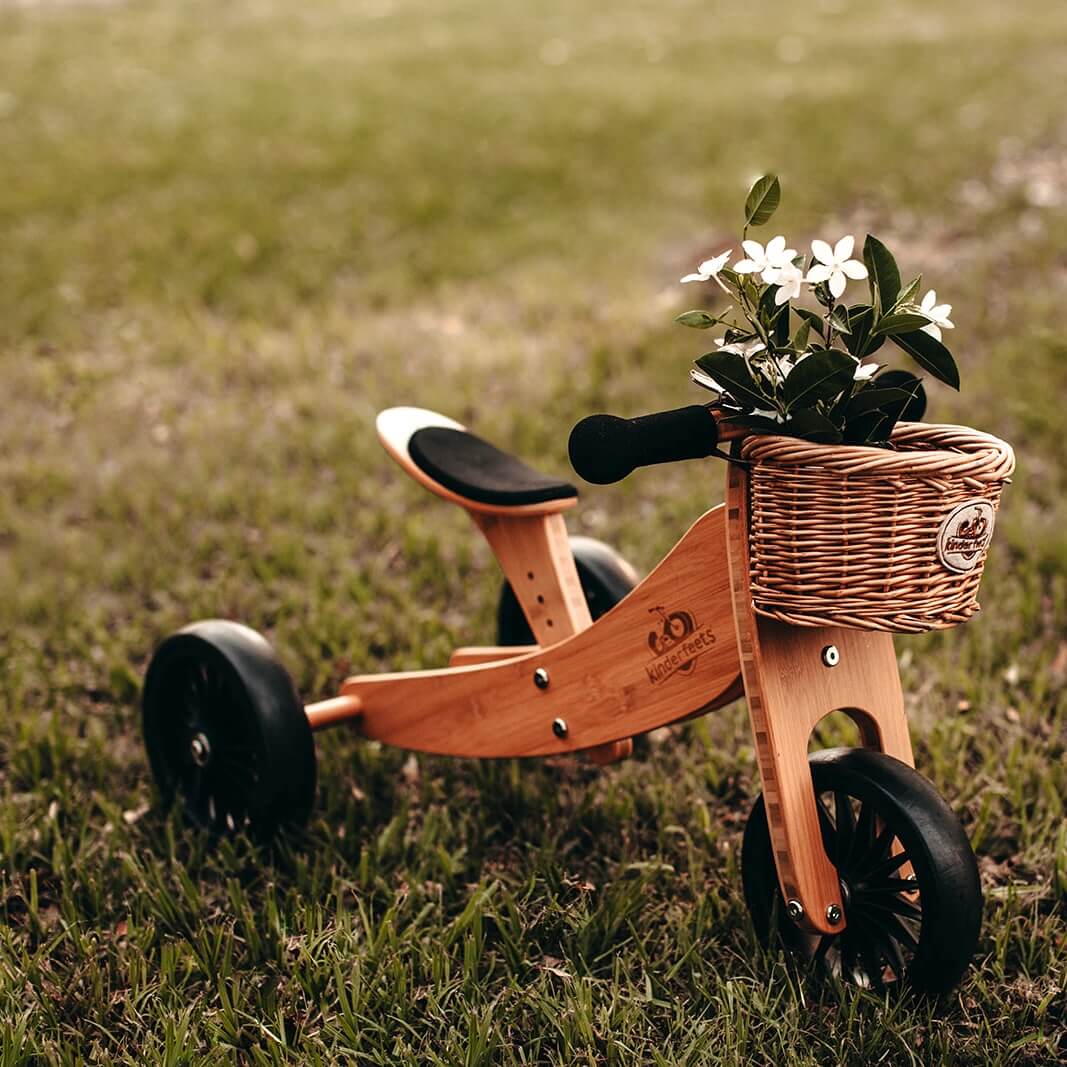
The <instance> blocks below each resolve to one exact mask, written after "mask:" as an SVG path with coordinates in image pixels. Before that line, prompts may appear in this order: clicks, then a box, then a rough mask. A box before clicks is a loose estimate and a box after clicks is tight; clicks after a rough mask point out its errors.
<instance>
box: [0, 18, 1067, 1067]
mask: <svg viewBox="0 0 1067 1067" xmlns="http://www.w3.org/2000/svg"><path fill="white" fill-rule="evenodd" d="M1065 77H1067V8H1065V7H1064V6H1063V5H1062V4H1056V3H1051V2H1041V0H1020V2H1017V3H1014V4H1012V5H1003V4H1000V3H994V2H992V0H970V2H963V0H945V2H942V3H939V4H937V5H931V4H928V3H920V2H918V0H902V2H900V3H894V4H880V3H879V4H874V3H866V4H860V3H857V2H849V0H822V2H819V3H811V4H805V5H796V4H789V3H785V2H782V0H770V2H766V3H762V4H759V5H753V4H745V3H736V2H729V3H727V2H720V3H709V2H706V0H699V2H698V0H659V2H658V3H655V4H653V3H648V2H636V0H615V2H614V3H605V2H601V0H582V2H574V0H572V2H569V3H567V2H563V0H544V2H542V3H538V4H535V5H533V4H520V3H516V2H514V0H496V2H493V3H490V2H487V0H449V2H444V0H366V2H361V3H341V2H340V0H305V2H304V3H301V4H293V3H283V2H281V0H238V2H234V3H230V4H226V5H218V4H209V3H206V2H186V0H183V2H174V0H172V2H170V3H157V2H134V3H114V2H111V3H108V2H104V3H92V2H89V3H61V2H56V0H41V2H27V0H20V2H19V3H15V4H12V3H11V2H10V0H9V2H7V3H3V2H0V381H2V383H3V393H2V398H3V404H2V407H0V655H2V660H0V663H2V670H0V902H2V909H3V910H2V912H0V918H2V920H3V922H2V924H0V1062H2V1063H3V1064H5V1065H6V1064H22V1063H27V1064H30V1063H33V1064H36V1063H72V1064H73V1063H80V1062H84V1061H85V1060H87V1059H88V1060H96V1061H99V1062H111V1063H120V1062H121V1063H134V1062H136V1063H139V1064H154V1063H170V1064H178V1063H183V1064H184V1063H190V1064H192V1063H196V1064H201V1063H205V1064H207V1063H211V1064H215V1063H219V1064H222V1063H233V1062H242V1063H244V1062H248V1063H282V1062H306V1063H314V1062H349V1061H350V1062H368V1063H382V1064H386V1063H388V1064H395V1063H412V1064H416V1063H417V1064H427V1063H442V1064H446V1063H447V1064H454V1063H466V1064H481V1063H508V1064H512V1063H553V1064H557V1063H558V1064H577V1063H582V1064H623V1063H642V1064H643V1063H655V1064H683V1063H684V1064H693V1065H695V1064H705V1063H716V1064H717V1063H724V1064H725V1063H730V1064H734V1063H737V1064H740V1063H776V1064H781V1063H835V1064H836V1063H842V1062H847V1063H859V1062H864V1063H868V1062H878V1061H885V1062H893V1063H904V1062H912V1063H934V1062H936V1063H997V1064H1039V1063H1041V1064H1044V1063H1055V1062H1058V1060H1059V1058H1060V1057H1061V1056H1062V1055H1063V1053H1064V1048H1065V1036H1064V1033H1065V1026H1067V1022H1065V1017H1067V1016H1065V986H1067V977H1065V957H1067V946H1065V936H1067V924H1065V892H1067V831H1065V828H1064V795H1065V789H1067V774H1065V760H1064V752H1065V733H1067V731H1065V712H1064V688H1065V682H1067V580H1065V573H1067V536H1065V533H1064V530H1065V523H1067V504H1065V502H1064V491H1065V488H1067V475H1065V468H1067V446H1065V443H1064V434H1063V429H1064V405H1065V402H1067V342H1065V340H1064V328H1065V327H1067V312H1065V310H1064V291H1065V284H1067V259H1065V253H1064V248H1065V244H1067V241H1065V238H1067V114H1065V109H1064V105H1063V88H1062V87H1063V84H1064V81H1065ZM768 170H775V171H778V172H779V173H780V174H781V176H782V181H783V189H784V201H783V206H782V208H781V209H780V212H779V214H778V216H776V218H775V221H774V232H779V230H781V231H782V232H785V233H787V234H789V235H790V237H791V238H792V239H793V241H794V243H796V244H797V246H798V247H803V246H804V244H806V242H807V241H808V240H810V239H811V238H812V237H816V236H822V237H826V238H829V239H831V240H832V239H834V238H836V237H837V236H839V235H840V234H842V233H846V232H854V233H856V235H857V237H859V238H861V239H862V234H863V233H864V232H866V231H867V230H870V231H872V232H874V233H876V234H877V235H878V236H879V237H881V238H882V240H884V241H885V242H886V243H887V244H888V245H889V246H890V248H892V249H893V250H894V252H895V253H896V255H897V258H898V260H899V261H900V263H901V267H902V270H903V271H904V272H905V274H906V275H907V276H910V275H911V274H914V273H916V272H918V271H922V272H923V273H924V277H925V280H926V284H927V285H928V286H931V287H934V288H936V289H937V291H938V295H939V298H940V299H941V300H945V301H948V302H950V303H952V304H953V305H954V307H955V313H954V316H953V317H954V319H955V321H956V323H957V329H956V330H955V332H954V334H953V335H952V337H951V341H952V347H953V350H954V351H955V353H956V355H957V358H958V361H959V363H960V366H961V371H962V375H963V392H962V394H960V395H958V396H957V395H955V394H950V393H949V392H948V391H946V390H933V389H932V390H931V392H932V393H933V396H932V405H931V412H930V417H931V418H932V419H934V420H942V421H960V422H966V423H970V424H973V425H975V426H978V427H981V428H983V429H987V430H990V431H992V432H994V433H997V434H998V435H1000V436H1003V437H1005V438H1007V439H1008V440H1010V441H1012V442H1013V444H1014V445H1015V446H1016V449H1017V452H1018V457H1019V471H1018V475H1017V477H1016V478H1015V484H1014V485H1013V486H1012V487H1011V488H1010V489H1009V490H1008V492H1007V494H1006V496H1005V505H1004V509H1003V511H1002V513H1001V518H1000V521H999V524H998V531H997V537H996V548H995V550H994V552H993V554H992V558H991V560H990V566H989V568H988V569H987V579H986V583H985V585H984V586H983V602H984V604H985V607H986V610H985V612H983V614H982V615H981V616H979V618H978V619H977V620H976V621H975V622H973V623H971V624H969V625H968V626H967V627H966V628H964V629H961V630H958V631H952V632H948V633H945V634H939V635H933V636H929V637H924V638H916V639H901V640H899V642H898V649H899V651H900V655H901V664H902V670H903V674H904V681H905V688H906V691H907V692H908V700H909V711H910V713H911V721H912V726H913V733H914V738H915V742H916V750H917V760H918V764H919V767H920V769H921V770H923V771H924V773H926V774H928V775H929V776H930V777H931V778H932V779H933V781H934V782H935V784H936V785H937V786H938V788H939V789H940V790H941V791H942V792H943V793H944V794H945V795H946V796H947V797H948V798H949V800H950V802H951V803H952V804H953V806H954V807H955V808H956V809H957V810H958V811H959V812H960V814H961V816H962V817H963V819H964V822H965V824H966V826H967V828H968V831H969V832H970V833H971V835H972V840H973V842H974V845H975V848H976V850H977V852H978V853H979V856H980V862H981V865H982V870H983V878H984V885H985V888H986V892H987V917H986V925H985V931H984V939H983V943H982V950H981V954H980V958H979V960H978V964H977V966H976V968H975V969H974V970H973V971H972V973H971V975H970V976H969V977H968V979H967V981H966V983H965V984H964V986H963V987H962V988H961V990H960V991H959V993H958V994H957V995H956V996H955V997H954V998H951V999H950V1000H949V1001H948V1002H947V1003H943V1004H940V1005H926V1004H920V1003H915V1002H912V1001H910V1000H908V999H906V998H905V999H904V1000H901V999H900V998H898V997H896V996H894V995H893V994H888V995H884V996H882V995H876V994H874V993H872V992H868V991H862V990H854V989H850V990H839V989H833V988H825V987H817V986H814V985H813V984H812V983H810V982H804V981H800V980H798V979H797V978H796V977H795V976H794V975H793V974H792V972H791V971H790V970H789V969H788V967H786V965H785V964H784V962H783V961H782V960H780V959H777V958H775V957H773V956H766V955H764V954H762V953H759V952H758V951H757V950H756V947H755V943H754V939H753V937H752V934H751V931H750V929H749V928H748V925H747V917H746V914H745V911H744V905H743V903H742V900H741V895H740V881H739V873H738V869H737V867H738V858H737V850H738V845H739V835H740V831H741V828H742V826H743V822H744V818H745V815H746V813H747V809H748V805H749V803H750V799H751V797H752V796H754V794H755V792H756V791H757V790H758V775H757V773H756V768H755V765H754V761H753V757H752V751H751V748H750V745H749V742H748V738H747V722H746V718H745V712H744V707H743V705H738V706H736V707H734V708H732V709H728V710H727V711H725V712H722V713H718V714H717V715H715V716H713V717H710V718H708V719H706V720H702V721H699V722H697V723H694V724H691V725H688V726H686V727H684V728H678V729H675V730H673V731H670V732H669V734H668V735H667V736H662V735H661V736H658V737H657V738H656V739H655V743H652V744H650V745H648V746H646V748H645V749H644V750H643V751H642V753H641V754H640V756H639V758H637V759H635V760H632V761H630V762H629V763H626V764H623V765H621V766H619V767H617V768H613V769H610V770H608V771H607V772H597V771H594V770H593V769H592V768H590V767H588V766H587V765H586V764H584V763H581V762H578V761H570V760H563V761H558V762H553V763H549V764H544V763H539V762H522V763H517V762H508V763H500V764H478V763H465V762H460V761H450V760H444V759H418V760H414V759H409V758H408V757H407V756H406V754H404V753H398V752H393V751H389V750H381V749H377V748H375V747H373V746H367V745H361V744H360V743H359V741H358V739H356V738H355V737H354V736H353V735H351V734H349V733H344V732H339V733H334V734H330V735H326V736H323V737H320V739H319V740H320V744H319V756H320V790H319V792H320V796H319V804H318V807H317V809H316V813H315V816H314V818H313V822H312V824H311V826H310V827H309V829H308V831H307V834H306V835H304V836H301V837H299V838H293V839H290V840H289V841H288V842H287V843H285V844H284V845H283V847H281V848H280V849H279V850H278V851H277V852H274V853H270V854H265V853H262V852H258V851H256V850H255V849H254V848H253V847H252V846H251V845H250V844H248V843H247V842H241V841H239V842H236V843H233V844H227V845H225V846H224V847H223V848H222V849H221V851H218V852H214V853H213V852H212V851H211V850H210V849H209V848H208V846H207V844H206V842H204V841H202V840H200V839H199V838H198V837H197V836H196V835H194V834H191V833H189V832H188V831H186V830H184V829H183V828H182V827H181V826H180V825H179V824H178V823H177V822H176V821H174V820H171V819H165V818H161V817H160V816H159V815H158V814H156V813H155V812H153V811H150V810H147V805H148V804H149V802H150V801H151V798H152V790H151V786H150V782H149V779H148V774H147V768H146V765H145V761H144V759H143V756H142V751H141V743H140V732H139V722H138V717H139V713H138V704H137V702H138V695H139V693H138V687H139V679H140V675H141V672H142V670H143V667H144V664H145V662H146V660H147V657H148V655H149V654H150V653H151V650H152V648H153V647H154V645H155V644H156V643H158V641H159V640H160V639H161V638H162V637H163V636H164V635H165V634H166V633H168V632H169V631H171V630H173V629H175V628H177V627H178V626H180V625H182V624H183V623H185V622H186V621H189V620H190V619H193V618H197V617H201V616H207V615H225V616H232V617H235V618H239V619H241V620H243V621H245V622H247V623H249V624H250V625H252V626H255V627H256V628H258V629H260V630H262V631H263V632H265V633H266V634H268V636H269V637H270V638H271V640H272V641H273V642H274V643H275V644H276V646H277V647H278V648H279V650H280V652H281V654H282V656H283V658H284V660H285V661H286V663H287V664H288V665H289V667H290V669H291V670H292V672H293V673H294V676H295V677H296V679H297V682H298V685H299V687H300V689H301V691H302V693H303V694H304V695H305V697H306V698H308V699H311V698H314V697H318V696H324V695H328V694H330V693H332V691H333V689H334V687H335V686H336V684H337V682H338V681H339V679H340V678H342V677H343V676H344V675H345V674H346V673H347V672H349V671H353V670H359V671H366V670H378V669H404V668H409V667H415V666H429V665H435V664H439V663H442V662H444V661H445V659H446V657H447V654H448V651H449V649H450V648H451V647H453V646H454V645H455V644H466V643H480V642H490V641H492V639H493V606H494V601H495V596H496V591H497V589H498V585H499V576H498V574H497V573H496V572H495V565H494V564H493V561H492V559H491V557H490V556H489V554H488V551H487V550H486V549H485V547H484V546H483V545H482V544H481V543H480V541H479V538H478V537H477V535H476V534H475V533H474V531H473V530H471V529H469V528H468V523H467V520H466V519H465V518H464V516H463V515H462V514H460V513H459V512H458V511H456V510H455V509H450V508H448V507H447V505H445V504H444V503H442V502H439V501H435V500H432V499H431V498H429V497H427V496H426V495H425V494H424V493H423V491H422V490H420V489H419V488H418V487H416V486H415V485H413V484H412V483H411V482H409V481H408V480H406V479H404V478H403V476H402V474H401V473H400V472H399V471H398V470H397V469H396V468H395V467H394V466H393V465H392V464H391V463H390V461H389V460H388V459H387V458H386V456H385V454H384V453H383V452H382V451H381V450H380V448H379V447H378V445H377V442H376V439H375V436H374V432H373V426H372V419H373V415H374V413H375V412H376V411H377V410H379V409H380V408H383V407H387V406H390V405H392V404H397V403H414V404H418V405H419V406H425V407H430V408H435V409H438V410H441V411H443V412H445V413H447V414H449V415H452V416H453V417H456V418H458V419H461V420H463V421H465V422H467V423H468V424H469V425H471V426H472V427H473V428H474V429H476V430H477V432H479V433H481V434H482V435H483V436H486V437H488V438H489V439H490V440H493V441H495V442H496V443H497V444H500V445H501V446H503V447H506V448H511V449H514V450H515V451H518V452H520V453H521V454H522V455H523V456H524V457H525V458H527V459H528V460H529V461H531V462H533V463H535V464H536V465H539V466H541V467H543V468H544V469H547V470H550V471H553V472H557V473H561V474H565V473H566V471H567V466H566V450H565V441H566V434H567V432H568V431H569V428H570V426H571V425H572V423H573V422H574V421H576V420H577V419H578V418H579V417H581V416H582V415H584V414H587V413H588V412H590V411H593V410H610V411H616V412H619V413H623V414H639V413H643V412H645V411H648V410H653V409H656V408H659V407H666V406H677V405H679V404H681V403H684V402H688V401H691V400H692V399H694V394H693V393H692V392H691V391H690V388H689V386H688V385H687V382H686V372H687V367H688V364H689V360H690V359H692V358H693V357H694V356H696V355H698V354H699V353H700V352H701V351H702V349H701V347H700V346H701V342H702V335H698V334H695V333H693V332H692V331H686V330H684V329H682V328H680V327H677V326H673V325H672V324H671V320H672V318H673V316H674V315H675V314H676V313H677V312H679V311H681V310H684V309H685V308H686V307H688V306H690V304H691V303H693V302H694V300H695V296H696V294H695V293H694V292H693V291H692V287H687V289H688V291H685V290H683V289H682V288H681V287H680V286H679V285H678V284H677V278H678V277H679V276H680V275H681V274H683V273H686V272H687V271H689V270H690V269H692V267H693V266H694V264H695V263H696V262H698V261H699V260H700V259H702V258H704V257H705V255H706V254H709V253H711V252H717V251H720V250H722V249H723V248H725V247H730V246H731V245H732V246H734V247H736V242H737V231H738V229H739V225H738V224H739V221H740V204H741V202H742V200H743V197H744V193H745V191H746V189H747V187H748V184H749V182H750V181H751V179H752V178H753V177H754V176H755V175H757V174H759V173H762V172H764V171H768ZM767 236H770V234H769V233H768V235H767ZM721 473H722V472H721V471H720V470H719V469H717V468H716V467H709V466H708V465H706V464H686V465H678V466H674V467H669V468H658V469H657V470H656V471H654V472H648V473H645V474H638V475H636V476H634V477H633V478H631V479H630V480H629V481H628V482H626V483H624V484H623V485H620V486H617V487H611V488H604V489H600V488H589V489H588V490H586V491H584V492H583V504H582V505H581V507H580V508H579V510H578V512H577V513H575V514H574V516H573V518H572V519H571V520H570V521H571V527H572V529H573V530H574V531H575V532H584V533H589V534H592V535H594V536H597V537H601V538H604V539H606V540H608V541H610V542H612V543H614V544H615V545H617V546H618V547H619V548H620V549H621V550H622V551H623V553H624V554H625V555H626V556H627V557H628V558H630V559H631V561H632V562H633V563H634V564H635V565H636V566H637V567H638V568H639V569H640V570H642V571H644V570H647V569H648V568H650V567H651V566H652V565H653V564H654V563H655V562H656V561H657V560H658V559H659V558H660V556H661V555H662V554H663V553H664V552H665V551H666V550H667V549H668V548H669V547H670V545H672V544H673V543H674V541H675V540H676V539H677V538H678V537H679V536H680V534H681V532H682V531H683V530H684V529H685V527H686V526H687V525H688V523H689V522H690V521H691V520H692V519H693V518H695V517H696V516H697V515H698V514H699V513H700V512H701V511H702V510H704V509H705V508H706V507H707V506H709V505H710V504H713V503H715V502H717V501H718V500H719V499H720V498H721V489H720V479H721ZM835 730H837V728H836V727H828V728H827V730H826V731H824V737H823V740H824V741H825V742H826V743H832V742H834V741H835V740H837V739H838V738H837V735H836V733H835Z"/></svg>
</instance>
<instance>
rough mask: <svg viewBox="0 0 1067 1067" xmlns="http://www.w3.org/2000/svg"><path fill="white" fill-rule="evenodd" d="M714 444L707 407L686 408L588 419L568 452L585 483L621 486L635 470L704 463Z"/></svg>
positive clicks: (716, 430) (575, 433)
mask: <svg viewBox="0 0 1067 1067" xmlns="http://www.w3.org/2000/svg"><path fill="white" fill-rule="evenodd" d="M718 443H719V427H718V424H717V423H716V421H715V415H714V413H713V412H712V411H711V409H710V408H707V407H704V406H703V405H701V404H691V405H689V406H688V407H684V408H675V409H674V410H673V411H660V412H657V413H656V414H654V415H642V416H640V417H639V418H636V419H620V418H619V417H618V416H616V415H589V416H588V417H587V418H584V419H582V421H581V422H579V423H578V425H577V426H575V427H574V429H573V430H571V437H570V441H569V443H568V446H567V450H568V452H569V453H570V458H571V466H572V467H573V468H574V469H575V471H576V472H577V473H578V474H579V475H580V476H581V477H582V478H584V479H585V480H586V481H587V482H595V483H596V484H598V485H607V484H608V483H609V482H619V481H622V479H623V478H625V477H626V476H627V475H628V474H630V473H631V472H632V471H634V470H635V469H636V468H637V467H648V466H651V465H652V464H654V463H673V462H674V461H676V460H681V459H704V458H706V457H707V456H710V455H712V454H713V453H714V452H715V449H716V447H717V445H718Z"/></svg>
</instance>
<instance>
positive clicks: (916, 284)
mask: <svg viewBox="0 0 1067 1067" xmlns="http://www.w3.org/2000/svg"><path fill="white" fill-rule="evenodd" d="M922 283H923V276H922V275H921V274H920V275H919V276H918V277H917V278H912V280H911V281H910V282H908V284H907V285H906V286H904V288H903V289H901V291H900V292H899V293H898V294H897V299H896V302H895V303H894V304H893V310H894V311H901V310H903V309H904V308H906V307H907V306H908V305H909V304H911V303H912V302H913V301H914V300H915V297H916V296H918V294H919V288H920V286H921V285H922Z"/></svg>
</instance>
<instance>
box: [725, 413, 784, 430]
mask: <svg viewBox="0 0 1067 1067" xmlns="http://www.w3.org/2000/svg"><path fill="white" fill-rule="evenodd" d="M718 421H719V423H720V425H721V424H722V423H729V424H730V425H731V426H744V427H745V428H746V429H748V430H758V431H759V432H760V433H784V432H785V430H784V429H783V428H782V424H781V423H780V422H775V421H774V419H768V418H767V416H766V415H729V416H728V417H727V418H725V419H719V420H718Z"/></svg>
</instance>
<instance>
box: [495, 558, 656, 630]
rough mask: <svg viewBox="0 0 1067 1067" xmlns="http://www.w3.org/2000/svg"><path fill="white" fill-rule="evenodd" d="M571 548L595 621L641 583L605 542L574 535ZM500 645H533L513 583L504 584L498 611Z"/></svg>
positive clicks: (635, 574) (528, 625)
mask: <svg viewBox="0 0 1067 1067" xmlns="http://www.w3.org/2000/svg"><path fill="white" fill-rule="evenodd" d="M570 542H571V551H572V552H573V553H574V562H575V564H576V565H577V568H578V578H579V580H580V581H581V583H582V589H583V590H584V592H585V600H586V603H587V604H588V605H589V614H590V615H592V617H593V619H594V621H595V620H596V619H599V618H600V616H601V615H603V614H604V612H605V611H608V610H609V609H610V608H613V607H614V606H615V605H616V604H617V603H618V602H619V601H620V600H622V598H623V597H624V596H626V594H627V593H629V592H630V590H631V589H633V587H634V586H635V585H637V583H638V580H639V579H638V577H637V572H636V571H635V570H634V569H633V567H631V566H630V564H629V563H627V562H626V560H624V559H623V558H622V556H620V555H619V554H618V552H616V551H615V549H613V548H612V547H611V546H610V545H606V544H604V542H603V541H597V540H595V539H594V538H592V537H572V538H571V539H570ZM496 622H497V626H496V630H497V644H498V645H532V644H535V643H536V642H535V641H534V636H533V631H532V630H531V629H530V624H529V623H528V622H527V621H526V616H525V615H524V614H523V612H522V607H521V606H520V605H519V601H518V598H517V597H516V596H515V593H514V591H513V590H512V588H511V585H510V584H509V583H508V582H505V583H504V587H503V589H501V590H500V600H499V603H498V605H497V612H496Z"/></svg>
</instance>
